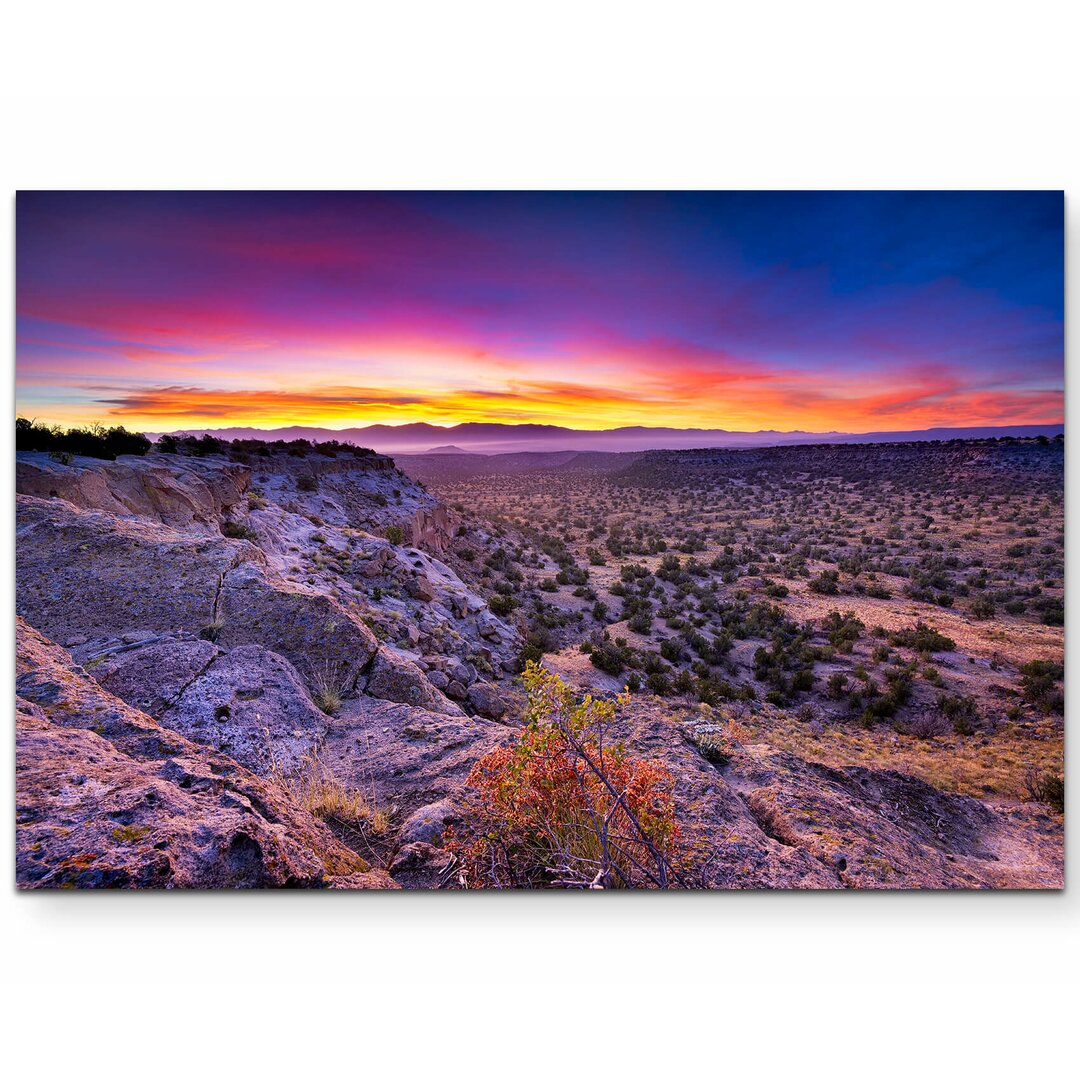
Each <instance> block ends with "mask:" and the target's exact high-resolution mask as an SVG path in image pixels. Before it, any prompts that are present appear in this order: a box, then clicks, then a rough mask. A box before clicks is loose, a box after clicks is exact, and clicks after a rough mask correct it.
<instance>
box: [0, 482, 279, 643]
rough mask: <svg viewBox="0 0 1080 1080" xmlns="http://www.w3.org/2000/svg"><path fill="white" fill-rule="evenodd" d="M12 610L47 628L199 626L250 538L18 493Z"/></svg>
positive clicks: (53, 631) (116, 630)
mask: <svg viewBox="0 0 1080 1080" xmlns="http://www.w3.org/2000/svg"><path fill="white" fill-rule="evenodd" d="M16 522H17V525H16V528H17V538H18V539H17V544H16V570H15V582H16V601H15V603H16V611H17V613H18V614H21V615H23V616H24V617H25V618H27V619H29V620H30V621H31V622H32V623H33V624H34V625H35V626H37V627H38V628H40V629H41V630H42V632H44V633H46V634H49V635H51V636H54V637H61V636H63V637H65V638H66V637H68V636H70V635H71V634H80V635H86V636H88V637H94V636H98V635H103V634H104V635H110V634H121V633H126V632H128V631H131V630H133V629H138V630H147V631H155V632H171V631H174V630H179V629H183V630H189V631H191V632H192V633H198V632H199V631H200V630H201V629H203V628H204V627H206V626H207V625H208V624H209V623H211V622H213V620H214V607H215V600H216V596H217V591H218V585H219V583H220V581H221V578H222V576H223V575H224V574H225V573H226V572H227V571H228V570H229V569H230V568H231V567H232V566H234V565H235V564H236V563H237V561H238V559H245V558H246V559H250V560H254V561H261V560H262V554H261V552H260V551H259V550H258V548H256V547H255V546H254V545H252V544H248V543H246V542H244V541H231V540H226V539H224V538H223V537H222V536H220V535H218V536H217V537H200V536H189V535H184V534H182V533H179V532H177V531H176V530H174V529H171V528H169V527H167V526H165V525H160V524H154V523H151V522H147V521H143V520H141V519H136V518H121V517H117V516H116V515H113V514H107V513H104V512H102V511H92V510H77V509H75V508H74V507H72V506H70V505H68V504H67V503H64V502H60V501H56V500H54V501H45V500H42V499H35V498H31V497H29V496H25V495H20V496H18V497H17V518H16Z"/></svg>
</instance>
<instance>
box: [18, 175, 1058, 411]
mask: <svg viewBox="0 0 1080 1080" xmlns="http://www.w3.org/2000/svg"><path fill="white" fill-rule="evenodd" d="M16 308H17V324H16V406H17V410H18V413H19V415H22V416H28V417H36V418H38V419H40V420H43V421H45V422H48V423H60V424H63V425H65V426H67V425H75V424H83V423H88V422H100V423H105V424H108V425H112V424H124V425H125V426H127V427H128V428H129V429H135V430H145V431H174V430H184V429H189V428H192V429H193V428H214V427H231V426H254V427H260V428H270V427H279V426H286V425H289V424H305V425H321V426H325V427H328V428H344V427H353V426H363V425H366V424H375V423H389V424H403V423H408V422H411V421H417V420H424V421H427V422H429V423H435V424H441V425H450V424H455V423H459V422H462V421H498V422H504V423H520V422H529V423H537V422H539V423H549V424H560V425H565V426H567V427H575V428H587V429H602V428H612V427H618V426H623V425H639V424H640V425H647V426H666V427H708V428H725V429H728V430H737V431H754V430H759V429H775V430H784V431H787V430H804V431H816V432H826V431H848V432H865V431H890V430H892V431H897V430H910V429H917V428H924V427H937V426H948V427H958V426H969V425H970V426H977V425H990V424H1003V425H1005V424H1027V423H1058V422H1061V421H1063V418H1064V400H1063V399H1064V202H1063V196H1062V194H1061V193H1060V192H862V193H856V192H758V193H751V192H745V193H744V192H701V193H693V192H678V193H656V192H639V193H604V192H578V193H559V192H533V193H529V192H519V193H514V192H506V193H335V192H329V193H326V192H324V193H317V192H311V193H275V192H262V193H252V192H174V193H168V192H29V193H28V192H21V193H19V195H18V196H17V199H16Z"/></svg>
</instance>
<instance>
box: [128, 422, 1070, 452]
mask: <svg viewBox="0 0 1080 1080" xmlns="http://www.w3.org/2000/svg"><path fill="white" fill-rule="evenodd" d="M1064 430H1065V427H1064V425H1063V424H1016V425H1012V426H1009V427H967V428H963V427H956V428H926V429H924V430H922V431H870V432H863V433H861V434H850V433H845V432H840V431H827V432H816V431H725V430H723V429H722V428H670V427H618V428H611V429H609V430H607V431H580V430H577V429H575V428H567V427H556V426H554V425H550V424H487V423H468V424H456V425H454V426H453V427H437V426H436V425H434V424H425V423H416V424H403V425H401V426H400V427H393V426H390V425H388V424H372V425H371V426H370V427H354V428H345V429H343V430H341V431H333V430H331V429H329V428H321V427H301V426H294V427H284V428H273V429H271V430H264V429H261V428H252V427H231V428H188V429H184V430H183V431H173V432H170V433H168V434H174V435H203V434H207V433H209V434H211V435H216V436H218V438H222V439H264V440H269V441H272V440H275V439H286V440H288V439H311V440H314V441H322V440H326V439H338V440H340V441H341V442H349V443H355V444H357V445H359V446H368V447H371V449H373V450H376V451H378V452H379V453H384V454H430V453H439V454H453V453H471V454H513V453H522V452H537V451H541V452H542V451H551V450H603V451H608V452H612V451H615V452H618V451H628V450H687V449H706V448H710V447H753V446H784V445H789V444H792V443H804V444H805V443H838V442H846V443H868V442H922V441H927V440H932V439H985V438H999V437H1001V436H1005V435H1012V436H1016V437H1020V438H1033V437H1035V436H1038V435H1046V436H1047V437H1049V438H1053V437H1054V436H1055V435H1058V434H1061V433H1062V432H1064ZM147 434H148V435H149V436H150V437H151V438H157V437H158V436H160V435H163V434H166V432H147Z"/></svg>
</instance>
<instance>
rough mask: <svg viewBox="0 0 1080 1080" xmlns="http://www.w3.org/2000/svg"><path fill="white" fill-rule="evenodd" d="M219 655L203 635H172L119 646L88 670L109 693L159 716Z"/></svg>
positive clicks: (215, 647)
mask: <svg viewBox="0 0 1080 1080" xmlns="http://www.w3.org/2000/svg"><path fill="white" fill-rule="evenodd" d="M220 655H221V650H220V649H219V648H218V647H217V646H216V645H213V644H211V643H210V642H209V641H206V640H204V639H202V638H192V637H188V638H169V639H167V640H165V641H151V642H150V643H149V644H135V645H124V646H121V647H118V648H117V649H116V650H115V651H112V652H108V653H106V654H105V655H103V656H100V657H96V658H95V659H94V660H92V661H90V662H89V666H88V669H87V670H89V671H90V673H91V674H92V675H93V676H94V678H95V679H96V680H97V681H98V682H99V683H101V685H102V686H104V687H105V689H106V690H108V691H109V692H110V693H112V694H115V695H116V696H117V697H118V698H122V699H123V700H124V701H126V702H127V703H128V704H129V705H134V706H135V708H137V709H142V710H143V712H146V713H149V714H150V715H151V716H153V717H154V718H155V719H158V718H160V717H161V716H162V714H163V713H164V712H165V710H166V709H168V708H169V707H170V706H172V705H174V704H175V703H176V701H177V700H178V699H179V697H180V695H181V694H182V693H183V692H184V690H186V689H187V687H188V686H190V684H191V683H193V682H194V681H195V679H196V678H198V676H200V675H201V674H202V673H203V672H204V671H205V670H206V669H207V668H208V667H209V666H210V662H211V661H212V660H214V658H215V657H217V656H220Z"/></svg>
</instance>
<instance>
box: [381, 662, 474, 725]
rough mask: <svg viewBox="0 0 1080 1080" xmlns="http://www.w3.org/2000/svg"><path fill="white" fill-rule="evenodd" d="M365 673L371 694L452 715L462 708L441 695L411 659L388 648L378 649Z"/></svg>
mask: <svg viewBox="0 0 1080 1080" xmlns="http://www.w3.org/2000/svg"><path fill="white" fill-rule="evenodd" d="M367 677H368V683H367V692H368V693H369V694H371V695H372V696H374V697H377V698H383V699H385V700H386V701H400V702H402V703H404V704H406V705H417V706H419V707H420V708H423V709H429V710H431V711H432V712H442V713H447V714H451V715H452V714H454V713H460V712H461V710H460V709H459V708H458V706H457V705H454V704H453V703H452V702H450V701H447V700H446V698H445V697H443V695H442V694H441V693H440V692H439V691H438V690H437V689H436V688H435V687H434V686H433V685H432V684H431V683H430V682H429V681H428V679H427V678H426V677H425V675H424V673H423V672H422V671H421V670H420V669H419V668H418V667H417V666H416V665H415V664H414V663H413V662H412V661H411V660H407V659H406V658H405V657H403V656H402V655H401V654H400V653H396V652H394V651H393V650H391V649H385V648H383V649H380V650H379V651H378V653H377V654H376V656H375V659H374V661H372V664H371V668H370V670H369V671H368V672H367Z"/></svg>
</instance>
